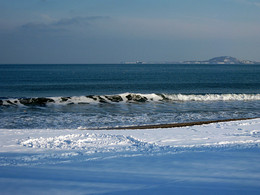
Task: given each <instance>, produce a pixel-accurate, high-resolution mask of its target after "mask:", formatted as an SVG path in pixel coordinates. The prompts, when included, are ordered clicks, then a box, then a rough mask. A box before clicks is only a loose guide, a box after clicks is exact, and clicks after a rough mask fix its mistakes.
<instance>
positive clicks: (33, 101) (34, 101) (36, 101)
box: [19, 98, 54, 106]
mask: <svg viewBox="0 0 260 195" xmlns="http://www.w3.org/2000/svg"><path fill="white" fill-rule="evenodd" d="M19 101H20V103H21V104H24V105H26V106H30V105H32V106H45V105H46V103H49V102H54V100H53V99H50V98H24V99H20V100H19Z"/></svg>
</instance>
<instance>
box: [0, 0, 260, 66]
mask: <svg viewBox="0 0 260 195" xmlns="http://www.w3.org/2000/svg"><path fill="white" fill-rule="evenodd" d="M222 55H230V56H233V57H237V58H239V59H249V60H255V61H260V0H0V63H1V64H3V63H118V62H121V61H136V60H141V61H179V60H204V59H209V58H212V57H216V56H222Z"/></svg>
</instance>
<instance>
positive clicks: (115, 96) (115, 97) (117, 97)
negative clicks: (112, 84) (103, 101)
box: [105, 95, 123, 102]
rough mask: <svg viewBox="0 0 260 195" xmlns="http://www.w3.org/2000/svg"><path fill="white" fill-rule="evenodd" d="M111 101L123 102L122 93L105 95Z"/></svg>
mask: <svg viewBox="0 0 260 195" xmlns="http://www.w3.org/2000/svg"><path fill="white" fill-rule="evenodd" d="M105 97H106V98H107V99H108V100H110V101H111V102H122V101H123V98H122V97H121V96H120V95H113V96H105Z"/></svg>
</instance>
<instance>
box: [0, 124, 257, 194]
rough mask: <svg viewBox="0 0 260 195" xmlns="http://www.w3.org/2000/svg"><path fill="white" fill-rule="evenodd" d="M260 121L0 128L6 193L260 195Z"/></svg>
mask: <svg viewBox="0 0 260 195" xmlns="http://www.w3.org/2000/svg"><path fill="white" fill-rule="evenodd" d="M259 146H260V119H252V120H244V121H234V122H222V123H213V124H208V125H201V126H192V127H182V128H169V129H146V130H79V129H75V130H52V129H42V130H40V129H1V130H0V188H1V191H0V192H1V194H25V193H26V194H36V193H37V194H46V193H50V194H75V193H76V194H122V193H124V194H172V193H178V194H179V193H180V194H190V193H191V192H192V193H193V194H194V193H195V194H214V193H215V194H249V193H250V194H259V193H260V155H259V154H260V147H259Z"/></svg>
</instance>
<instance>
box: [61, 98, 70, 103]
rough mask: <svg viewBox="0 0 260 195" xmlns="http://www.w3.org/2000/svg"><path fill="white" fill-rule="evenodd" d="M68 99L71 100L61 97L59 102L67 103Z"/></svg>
mask: <svg viewBox="0 0 260 195" xmlns="http://www.w3.org/2000/svg"><path fill="white" fill-rule="evenodd" d="M69 99H71V98H70V97H61V101H62V102H66V101H68V100H69Z"/></svg>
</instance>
